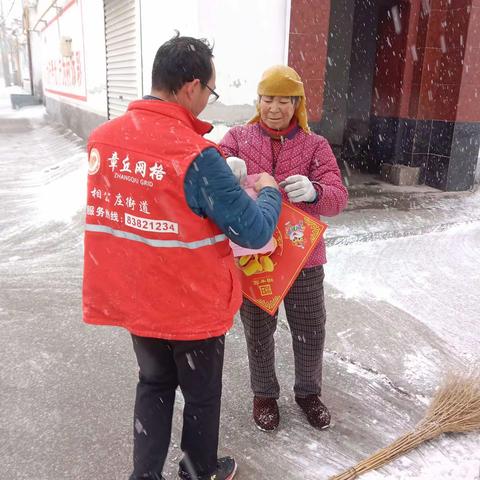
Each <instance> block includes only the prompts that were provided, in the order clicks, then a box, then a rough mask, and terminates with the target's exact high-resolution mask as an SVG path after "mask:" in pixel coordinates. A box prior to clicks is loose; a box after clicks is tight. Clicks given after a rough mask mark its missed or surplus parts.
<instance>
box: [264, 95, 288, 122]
mask: <svg viewBox="0 0 480 480" xmlns="http://www.w3.org/2000/svg"><path fill="white" fill-rule="evenodd" d="M259 106H260V118H261V119H262V121H263V123H265V125H267V127H269V128H272V129H274V130H284V129H285V128H287V127H288V126H289V125H290V120H291V119H292V118H293V115H294V113H295V106H296V105H295V102H294V101H293V100H292V98H291V97H269V96H267V95H262V96H261V97H260V101H259Z"/></svg>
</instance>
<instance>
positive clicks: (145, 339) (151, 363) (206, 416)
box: [83, 35, 281, 480]
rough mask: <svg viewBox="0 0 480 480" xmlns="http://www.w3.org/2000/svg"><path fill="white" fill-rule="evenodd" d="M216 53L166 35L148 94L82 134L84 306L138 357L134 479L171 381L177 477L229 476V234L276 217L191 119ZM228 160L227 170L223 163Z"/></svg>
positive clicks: (272, 199) (234, 294) (267, 186)
mask: <svg viewBox="0 0 480 480" xmlns="http://www.w3.org/2000/svg"><path fill="white" fill-rule="evenodd" d="M212 58H213V55H212V49H211V48H210V46H209V45H208V43H206V42H205V41H201V40H198V39H195V38H190V37H180V36H178V35H177V36H176V37H174V38H172V39H171V40H169V41H168V42H166V43H165V44H163V45H162V46H161V47H160V48H159V50H158V52H157V54H156V57H155V61H154V64H153V70H152V92H151V95H147V96H146V97H144V98H143V99H142V100H138V101H134V102H132V103H131V104H130V105H129V107H128V111H127V112H126V113H125V114H124V115H122V116H121V117H119V118H117V119H114V120H111V121H109V122H107V123H105V124H103V125H101V126H100V127H99V128H97V129H96V130H95V131H94V132H93V133H92V135H91V136H90V138H89V142H88V154H89V171H88V173H89V175H88V200H87V215H86V227H85V258H84V262H85V263H84V284H83V314H84V320H85V322H87V323H91V324H96V325H114V326H120V327H124V328H126V329H127V330H128V331H129V332H130V333H131V336H132V339H133V348H134V351H135V354H136V357H137V361H138V365H139V382H138V386H137V395H136V401H135V412H134V469H133V473H132V475H131V477H130V479H131V480H140V479H152V480H153V479H156V480H158V479H161V478H163V477H162V469H163V465H164V463H165V458H166V456H167V452H168V448H169V444H170V434H171V426H172V414H173V406H174V399H175V391H176V389H177V387H178V386H180V388H181V390H182V394H183V396H184V399H185V406H184V411H183V430H182V441H181V448H182V450H183V452H184V456H183V459H182V460H181V462H180V468H179V476H180V478H183V479H187V480H188V479H194V478H195V479H200V480H205V479H209V480H210V479H215V480H226V479H231V478H233V476H234V475H235V471H236V468H237V466H236V463H235V460H234V459H233V458H230V457H223V458H218V457H217V447H218V431H219V417H220V401H221V388H222V370H223V358H224V340H225V332H226V331H227V330H229V329H230V327H231V326H232V321H233V320H232V319H233V316H234V314H235V312H236V311H237V310H238V308H239V306H240V303H241V298H242V295H241V289H240V284H239V281H238V280H237V275H236V271H235V265H234V260H233V256H232V252H231V249H230V246H229V242H228V240H229V239H233V240H234V241H235V243H237V244H240V245H242V246H246V247H250V248H260V247H262V246H263V245H264V244H266V243H267V242H268V240H269V239H270V238H271V236H272V234H273V231H274V228H275V227H276V224H277V221H278V216H279V213H280V205H281V195H280V193H279V191H278V186H277V184H276V183H275V180H274V179H273V177H271V176H270V175H268V174H266V173H264V174H261V175H260V176H259V179H258V182H257V184H256V190H257V192H258V198H257V200H256V201H254V200H252V199H251V198H250V197H249V196H248V195H246V194H245V192H244V191H243V190H242V188H241V187H240V185H239V182H238V178H239V177H241V176H242V175H243V174H244V173H245V171H244V168H242V163H241V162H242V161H241V160H239V159H234V160H231V161H229V163H227V162H226V161H225V159H224V158H223V157H222V156H221V153H220V152H219V150H218V149H217V146H216V145H215V144H213V143H212V142H209V141H207V140H206V139H204V138H203V135H204V134H205V133H207V132H209V131H210V130H211V128H212V126H211V125H210V124H208V123H206V122H203V121H200V120H199V119H198V118H197V116H198V115H199V114H200V113H201V112H202V111H203V109H204V108H205V107H206V105H207V103H208V102H209V99H216V98H218V94H217V93H216V92H215V88H216V87H215V67H214V64H213V61H212ZM229 164H230V165H232V169H235V172H236V174H237V178H236V176H235V175H234V174H233V173H232V170H231V169H230V168H229Z"/></svg>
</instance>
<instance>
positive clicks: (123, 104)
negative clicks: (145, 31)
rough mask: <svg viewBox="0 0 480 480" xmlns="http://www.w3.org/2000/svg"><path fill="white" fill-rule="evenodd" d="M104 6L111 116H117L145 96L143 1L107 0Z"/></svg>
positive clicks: (109, 110) (109, 109)
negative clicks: (141, 26) (142, 36)
mask: <svg viewBox="0 0 480 480" xmlns="http://www.w3.org/2000/svg"><path fill="white" fill-rule="evenodd" d="M103 5H104V12H105V43H106V50H107V97H108V118H115V117H118V116H120V115H122V113H124V112H125V111H126V109H127V106H128V104H129V103H130V102H131V101H132V100H136V99H138V98H139V97H140V96H141V95H142V85H141V83H142V82H141V80H140V79H141V75H140V73H141V60H140V59H141V48H140V34H139V21H138V18H139V17H140V15H139V11H138V9H139V3H137V0H104V4H103Z"/></svg>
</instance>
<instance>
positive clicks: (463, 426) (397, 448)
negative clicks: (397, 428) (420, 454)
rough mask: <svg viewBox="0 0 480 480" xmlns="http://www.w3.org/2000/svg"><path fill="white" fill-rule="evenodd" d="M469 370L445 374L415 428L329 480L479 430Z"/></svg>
mask: <svg viewBox="0 0 480 480" xmlns="http://www.w3.org/2000/svg"><path fill="white" fill-rule="evenodd" d="M479 372H480V371H479V369H478V368H476V369H472V370H470V372H469V373H467V374H466V375H463V376H454V375H449V376H448V377H447V378H446V380H445V381H444V382H443V383H442V385H441V386H440V388H439V389H438V390H437V392H436V394H435V395H434V397H433V399H432V401H431V403H430V406H429V408H428V410H427V412H426V414H425V417H424V418H423V420H421V421H420V422H419V423H418V425H417V426H416V427H415V429H414V430H413V431H411V432H408V433H406V434H404V435H402V436H401V437H400V438H398V439H397V440H395V441H394V442H393V443H391V444H390V445H389V446H388V447H385V448H383V449H381V450H378V451H377V452H376V453H374V454H373V455H371V456H370V457H368V458H366V459H365V460H362V461H361V462H359V463H358V464H357V465H355V466H354V467H352V468H350V469H348V470H346V471H345V472H343V473H341V474H339V475H335V476H334V477H331V480H351V479H354V478H357V477H358V476H359V475H361V474H363V473H365V472H368V471H370V470H375V469H377V468H379V467H381V466H383V465H385V464H387V463H389V462H390V461H392V460H394V459H395V458H397V457H399V456H400V455H402V454H404V453H407V452H408V451H410V450H412V449H414V448H416V447H418V446H419V445H421V444H422V443H424V442H426V441H428V440H431V439H433V438H435V437H437V436H439V435H440V434H442V433H447V432H452V433H460V432H469V431H472V430H478V429H480V373H479Z"/></svg>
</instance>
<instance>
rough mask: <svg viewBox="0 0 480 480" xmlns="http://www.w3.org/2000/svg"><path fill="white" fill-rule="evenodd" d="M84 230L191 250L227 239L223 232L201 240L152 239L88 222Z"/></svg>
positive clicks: (162, 246) (155, 245)
mask: <svg viewBox="0 0 480 480" xmlns="http://www.w3.org/2000/svg"><path fill="white" fill-rule="evenodd" d="M85 230H87V231H88V232H99V233H107V234H108V235H113V236H114V237H119V238H126V239H127V240H133V241H135V242H141V243H145V244H146V245H149V246H150V247H155V248H188V249H189V250H193V249H195V248H202V247H206V246H208V245H214V244H216V243H219V242H223V241H224V240H226V239H227V237H226V236H225V235H224V234H221V235H215V236H214V237H209V238H204V239H202V240H197V241H195V242H180V241H178V240H154V239H152V238H145V237H142V236H140V235H137V234H135V233H129V232H124V231H122V230H115V229H113V228H111V227H106V226H104V225H90V224H87V225H85Z"/></svg>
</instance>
